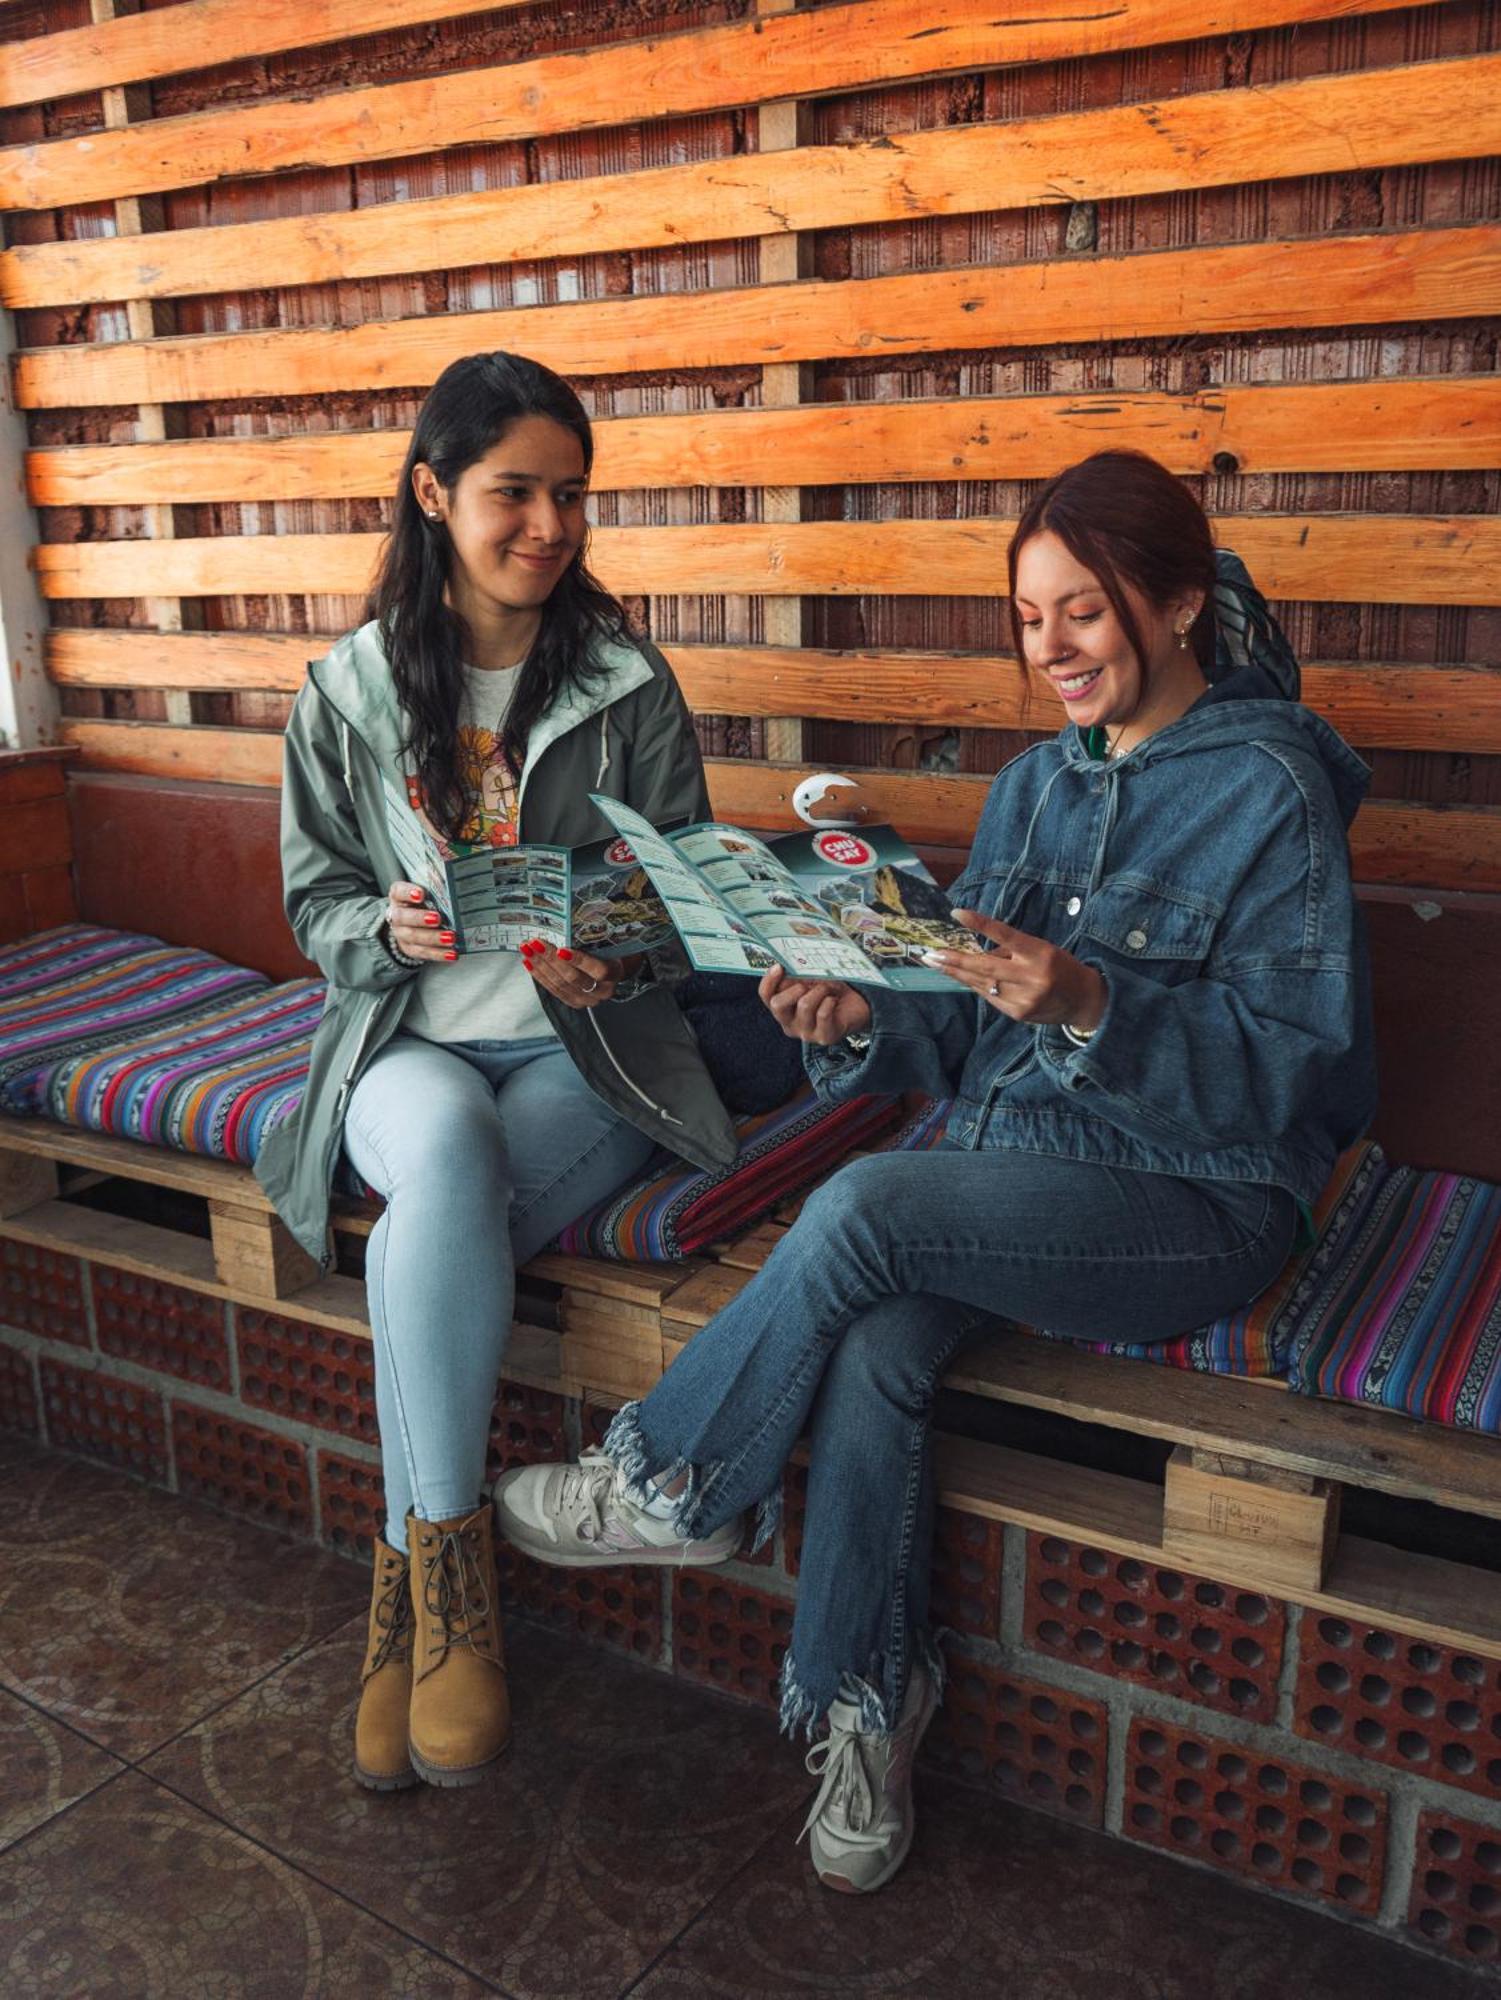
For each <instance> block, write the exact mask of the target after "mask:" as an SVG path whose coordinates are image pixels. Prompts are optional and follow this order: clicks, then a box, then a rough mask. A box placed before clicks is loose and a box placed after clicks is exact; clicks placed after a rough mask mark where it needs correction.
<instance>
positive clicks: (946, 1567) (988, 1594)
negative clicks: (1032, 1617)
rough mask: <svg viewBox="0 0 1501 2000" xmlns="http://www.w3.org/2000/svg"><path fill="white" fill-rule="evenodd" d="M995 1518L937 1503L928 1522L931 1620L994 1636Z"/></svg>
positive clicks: (999, 1538)
mask: <svg viewBox="0 0 1501 2000" xmlns="http://www.w3.org/2000/svg"><path fill="white" fill-rule="evenodd" d="M1004 1546H1005V1543H1004V1535H1003V1530H1002V1528H1001V1524H1000V1522H999V1521H981V1520H978V1519H977V1518H976V1517H975V1516H974V1515H973V1514H960V1513H957V1512H956V1511H955V1510H954V1509H953V1508H952V1507H940V1508H939V1509H938V1518H937V1520H936V1521H935V1522H934V1526H933V1581H932V1595H931V1598H930V1620H929V1622H930V1623H931V1624H932V1625H933V1626H935V1627H937V1626H944V1625H946V1626H947V1627H948V1628H949V1629H950V1630H951V1631H954V1632H970V1633H973V1634H974V1635H975V1637H976V1638H980V1639H993V1638H995V1636H996V1634H997V1633H998V1632H999V1631H1000V1628H1001V1554H1002V1550H1003V1548H1004Z"/></svg>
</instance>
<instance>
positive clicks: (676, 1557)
mask: <svg viewBox="0 0 1501 2000" xmlns="http://www.w3.org/2000/svg"><path fill="white" fill-rule="evenodd" d="M495 1513H496V1518H497V1520H498V1521H499V1523H500V1532H501V1533H502V1534H503V1535H504V1536H505V1538H506V1540H507V1541H508V1542H509V1543H510V1544H511V1545H512V1547H513V1548H518V1549H524V1550H525V1552H526V1553H527V1555H529V1556H535V1557H536V1559H537V1561H538V1562H545V1563H553V1564H555V1565H556V1566H557V1567H558V1568H560V1569H613V1568H614V1567H615V1566H616V1565H617V1564H619V1563H656V1564H671V1565H672V1566H673V1568H675V1569H676V1568H689V1569H692V1568H710V1567H712V1566H713V1565H714V1564H715V1563H723V1562H728V1561H729V1560H730V1558H731V1557H732V1556H733V1555H734V1554H735V1553H736V1551H737V1550H738V1549H739V1547H740V1534H741V1526H742V1523H741V1521H740V1519H739V1518H738V1517H737V1518H736V1519H735V1520H733V1521H730V1522H727V1523H726V1525H725V1526H724V1527H722V1528H716V1529H715V1531H714V1533H713V1534H712V1535H707V1536H705V1538H704V1539H703V1540H702V1541H701V1542H686V1541H684V1540H683V1538H682V1536H681V1535H680V1534H679V1533H678V1532H677V1530H676V1528H674V1526H673V1525H672V1522H671V1521H670V1520H664V1519H660V1518H659V1517H658V1516H657V1515H655V1514H652V1513H649V1512H648V1511H647V1510H646V1508H644V1507H641V1506H638V1505H637V1503H636V1502H635V1501H634V1500H633V1499H632V1498H631V1496H630V1494H629V1493H627V1492H626V1490H625V1475H624V1474H623V1473H622V1472H621V1471H620V1469H619V1467H618V1466H616V1464H615V1463H614V1461H613V1460H612V1459H609V1458H607V1457H606V1456H605V1454H604V1453H603V1452H602V1451H586V1452H585V1453H584V1454H583V1456H582V1457H581V1458H580V1459H579V1461H578V1463H577V1464H576V1465H522V1466H518V1467H517V1468H516V1470H515V1471H513V1472H508V1473H506V1474H505V1475H504V1477H503V1478H501V1479H499V1480H498V1481H497V1482H496V1486H495Z"/></svg>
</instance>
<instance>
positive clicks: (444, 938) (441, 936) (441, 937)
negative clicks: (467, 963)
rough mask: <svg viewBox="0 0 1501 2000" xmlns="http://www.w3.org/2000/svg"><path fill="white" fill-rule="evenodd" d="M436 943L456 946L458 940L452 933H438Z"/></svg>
mask: <svg viewBox="0 0 1501 2000" xmlns="http://www.w3.org/2000/svg"><path fill="white" fill-rule="evenodd" d="M438 942H439V944H457V943H458V939H457V937H456V936H455V935H454V933H453V932H452V931H439V933H438Z"/></svg>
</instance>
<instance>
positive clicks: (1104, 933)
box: [1075, 876, 1221, 986]
mask: <svg viewBox="0 0 1501 2000" xmlns="http://www.w3.org/2000/svg"><path fill="white" fill-rule="evenodd" d="M1220 915H1221V912H1220V911H1219V910H1217V909H1215V908H1213V907H1212V906H1211V905H1210V904H1208V903H1207V902H1205V901H1202V900H1200V899H1197V898H1193V899H1188V898H1184V897H1181V896H1177V895H1174V894H1173V893H1172V892H1171V891H1166V890H1163V889H1161V888H1159V887H1157V886H1156V885H1155V884H1152V883H1146V882H1139V881H1131V880H1129V879H1123V878H1121V877H1119V876H1117V877H1116V878H1115V879H1114V880H1112V881H1110V882H1106V883H1104V884H1102V885H1101V887H1100V888H1098V889H1097V890H1096V891H1095V893H1094V894H1093V895H1092V896H1091V897H1090V898H1089V900H1088V902H1087V903H1085V905H1084V907H1083V910H1082V912H1081V913H1080V916H1079V932H1078V943H1077V945H1076V946H1075V950H1076V951H1077V952H1078V953H1079V954H1080V955H1081V956H1083V957H1086V958H1089V957H1094V956H1098V957H1099V958H1100V959H1101V961H1102V969H1103V970H1104V971H1105V973H1106V976H1107V978H1108V976H1109V968H1110V966H1111V964H1112V963H1115V962H1119V963H1121V964H1125V965H1132V966H1135V967H1137V968H1138V969H1139V970H1140V971H1142V972H1144V973H1145V974H1146V975H1147V977H1148V978H1149V979H1156V980H1160V981H1161V983H1162V984H1163V985H1164V986H1177V985H1180V984H1181V983H1182V982H1183V981H1184V980H1186V979H1194V978H1197V977H1198V975H1199V974H1200V973H1201V972H1202V971H1203V969H1204V964H1205V961H1206V960H1207V959H1208V957H1209V954H1210V951H1211V949H1212V948H1213V944H1214V935H1215V932H1216V930H1217V929H1218V928H1219V922H1220ZM1091 946H1093V947H1094V950H1093V951H1092V950H1091V949H1090V948H1091ZM1102 948H1103V949H1102Z"/></svg>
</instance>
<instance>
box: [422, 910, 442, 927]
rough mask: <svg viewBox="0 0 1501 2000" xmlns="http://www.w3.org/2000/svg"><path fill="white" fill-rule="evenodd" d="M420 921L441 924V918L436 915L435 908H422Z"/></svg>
mask: <svg viewBox="0 0 1501 2000" xmlns="http://www.w3.org/2000/svg"><path fill="white" fill-rule="evenodd" d="M422 921H423V923H425V924H441V923H442V921H443V919H442V918H441V917H440V916H439V915H438V912H437V911H436V910H424V911H423V912H422Z"/></svg>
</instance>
